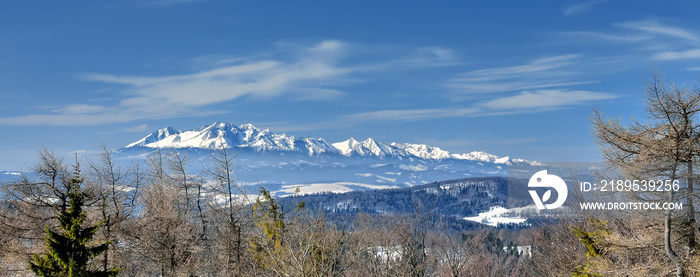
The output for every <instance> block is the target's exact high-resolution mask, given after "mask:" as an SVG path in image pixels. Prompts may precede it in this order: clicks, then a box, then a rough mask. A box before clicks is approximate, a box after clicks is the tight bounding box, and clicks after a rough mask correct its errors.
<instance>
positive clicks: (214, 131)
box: [126, 122, 531, 165]
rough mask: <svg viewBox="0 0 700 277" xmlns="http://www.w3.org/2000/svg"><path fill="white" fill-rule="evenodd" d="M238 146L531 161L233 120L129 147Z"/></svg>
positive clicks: (156, 135) (168, 132)
mask: <svg viewBox="0 0 700 277" xmlns="http://www.w3.org/2000/svg"><path fill="white" fill-rule="evenodd" d="M222 147H226V148H238V149H249V150H253V151H256V152H267V151H280V152H297V153H302V154H305V155H308V156H310V157H313V156H320V155H329V156H334V155H342V156H346V157H375V158H380V159H384V158H398V159H407V158H408V159H411V158H413V159H415V158H417V159H423V160H432V161H442V160H446V159H454V160H469V161H478V162H487V163H494V164H508V165H510V164H512V163H531V162H529V161H525V160H523V159H511V158H509V157H498V156H495V155H492V154H488V153H484V152H479V151H474V152H470V153H464V154H453V153H450V152H448V151H445V150H442V149H440V148H439V147H433V146H427V145H425V144H411V143H396V142H392V143H389V144H385V143H382V142H377V141H375V140H374V139H372V138H367V139H365V140H363V141H358V140H356V139H354V138H349V139H347V140H345V141H341V142H336V143H328V142H327V141H325V140H324V139H323V138H311V137H295V136H287V135H286V134H276V133H273V132H271V131H270V130H269V129H264V130H261V129H258V128H256V127H255V126H253V125H252V124H243V125H240V126H236V125H234V124H231V123H221V122H216V123H214V124H212V125H208V126H207V125H205V126H201V127H199V128H196V129H194V130H189V131H180V130H176V129H174V128H172V127H167V128H164V129H161V130H158V131H155V132H153V133H151V134H149V135H148V136H146V137H144V138H142V139H140V140H138V141H136V142H134V143H131V144H129V145H127V146H126V148H127V149H128V148H195V149H220V148H222Z"/></svg>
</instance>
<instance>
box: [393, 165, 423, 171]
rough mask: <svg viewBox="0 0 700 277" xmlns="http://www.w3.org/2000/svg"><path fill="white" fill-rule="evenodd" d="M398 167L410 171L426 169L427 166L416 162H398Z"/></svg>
mask: <svg viewBox="0 0 700 277" xmlns="http://www.w3.org/2000/svg"><path fill="white" fill-rule="evenodd" d="M399 168H400V169H403V170H410V171H426V170H428V167H427V166H424V165H422V164H417V165H411V164H400V165H399Z"/></svg>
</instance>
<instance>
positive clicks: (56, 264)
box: [29, 164, 120, 277]
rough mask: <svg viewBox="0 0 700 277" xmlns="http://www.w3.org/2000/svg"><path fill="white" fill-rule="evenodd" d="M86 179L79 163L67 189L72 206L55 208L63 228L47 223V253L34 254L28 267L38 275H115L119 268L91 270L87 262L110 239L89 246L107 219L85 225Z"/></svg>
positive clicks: (106, 245)
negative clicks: (53, 228)
mask: <svg viewBox="0 0 700 277" xmlns="http://www.w3.org/2000/svg"><path fill="white" fill-rule="evenodd" d="M82 183H83V180H82V179H81V177H80V170H79V169H78V165H77V164H76V166H75V177H74V178H73V179H71V180H70V186H68V188H69V189H68V192H67V194H66V196H67V198H68V203H69V206H68V207H67V208H64V209H62V210H61V209H58V208H56V210H57V212H58V222H59V223H60V227H61V229H60V231H58V232H54V231H52V230H51V229H50V228H49V227H48V226H47V227H46V237H45V240H46V253H42V254H38V255H33V256H32V261H30V262H29V269H31V271H33V272H34V273H36V274H37V275H38V276H45V277H54V276H68V277H79V276H80V277H83V276H116V275H117V274H118V273H119V271H120V268H115V269H111V270H108V271H101V270H88V269H87V265H88V262H89V261H90V260H91V259H93V258H95V257H97V256H98V255H100V253H102V252H104V251H106V250H107V247H109V244H110V243H111V241H107V242H104V243H102V244H98V245H96V246H89V245H88V242H89V241H90V240H92V237H93V236H94V235H95V232H97V229H98V227H100V226H101V225H102V224H103V223H104V222H99V223H97V224H96V225H93V226H90V227H87V228H82V227H81V225H82V224H83V222H84V221H85V218H86V212H85V211H83V205H84V204H85V202H84V201H85V199H84V198H85V194H84V192H83V190H82V188H81V184H82Z"/></svg>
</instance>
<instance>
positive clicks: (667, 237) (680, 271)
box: [664, 162, 685, 277]
mask: <svg viewBox="0 0 700 277" xmlns="http://www.w3.org/2000/svg"><path fill="white" fill-rule="evenodd" d="M677 168H678V162H673V166H672V167H671V176H670V179H671V180H672V181H673V180H674V179H675V178H676V169H677ZM667 195H668V198H667V201H668V202H669V203H670V202H673V190H669V191H668V194H667ZM672 212H673V210H667V211H666V218H665V219H664V227H665V228H664V250H665V251H666V256H668V258H669V259H670V260H671V262H672V263H673V264H674V265H675V266H676V276H678V277H685V268H683V263H682V262H681V260H680V257H678V254H676V252H674V251H673V247H672V245H671V215H672Z"/></svg>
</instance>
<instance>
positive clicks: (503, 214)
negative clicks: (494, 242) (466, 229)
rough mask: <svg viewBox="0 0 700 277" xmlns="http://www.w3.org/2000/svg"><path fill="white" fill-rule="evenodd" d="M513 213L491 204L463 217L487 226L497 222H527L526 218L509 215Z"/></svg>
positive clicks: (494, 224) (495, 224) (496, 224)
mask: <svg viewBox="0 0 700 277" xmlns="http://www.w3.org/2000/svg"><path fill="white" fill-rule="evenodd" d="M513 213H515V212H514V211H512V210H508V209H506V208H504V207H501V206H493V207H491V209H490V210H488V211H486V212H483V213H479V215H477V216H471V217H465V218H464V220H468V221H474V222H479V223H481V224H484V225H488V226H494V227H495V226H498V224H501V223H503V224H522V223H525V222H527V219H526V218H522V217H519V216H511V215H510V214H513Z"/></svg>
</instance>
